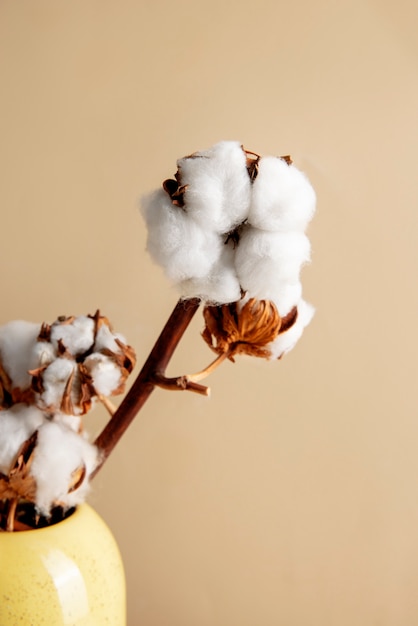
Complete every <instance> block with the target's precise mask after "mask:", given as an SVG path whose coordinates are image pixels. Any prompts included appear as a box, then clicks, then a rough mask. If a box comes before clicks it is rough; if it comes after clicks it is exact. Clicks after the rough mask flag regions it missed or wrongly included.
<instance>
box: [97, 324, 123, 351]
mask: <svg viewBox="0 0 418 626" xmlns="http://www.w3.org/2000/svg"><path fill="white" fill-rule="evenodd" d="M116 339H118V340H119V341H121V342H122V343H124V344H126V340H125V338H124V337H123V335H120V334H119V333H113V332H112V331H111V330H110V328H109V326H107V324H102V326H100V328H99V329H98V331H97V334H96V339H95V342H94V352H100V350H111V351H112V352H120V348H119V346H118V344H117V343H116Z"/></svg>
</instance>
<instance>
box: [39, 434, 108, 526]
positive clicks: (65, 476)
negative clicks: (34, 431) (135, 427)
mask: <svg viewBox="0 0 418 626" xmlns="http://www.w3.org/2000/svg"><path fill="white" fill-rule="evenodd" d="M97 459H98V452H97V448H96V447H95V446H93V445H92V444H90V443H89V442H88V441H87V440H86V439H85V438H84V437H82V436H80V435H78V434H76V433H75V432H74V431H73V430H72V429H70V428H67V427H66V426H64V425H62V424H57V423H55V422H46V423H45V424H44V425H43V426H41V427H40V428H39V430H38V440H37V445H36V449H35V452H34V457H33V461H32V465H31V467H30V473H31V475H32V476H33V477H34V478H35V481H36V487H37V490H36V506H37V508H38V510H39V511H40V513H42V514H44V515H48V514H49V512H50V510H51V507H52V506H53V505H54V504H56V503H60V504H63V505H64V506H73V505H75V504H78V503H79V502H82V501H83V500H84V498H85V496H86V495H87V491H88V476H89V475H90V474H91V472H92V470H93V469H94V467H95V466H96V463H97ZM82 467H85V468H86V478H85V479H84V481H83V482H82V484H81V486H80V487H79V488H78V489H76V490H75V491H74V492H73V493H71V494H69V493H68V490H69V487H70V485H71V482H72V478H73V473H74V472H76V471H77V470H79V469H80V468H82Z"/></svg>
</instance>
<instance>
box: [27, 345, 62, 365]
mask: <svg viewBox="0 0 418 626" xmlns="http://www.w3.org/2000/svg"><path fill="white" fill-rule="evenodd" d="M56 357H57V350H56V347H55V346H54V345H53V344H52V343H50V342H49V341H37V342H36V343H35V345H34V346H33V349H32V357H31V361H32V362H33V363H34V367H31V368H30V369H36V368H37V367H42V366H44V365H47V364H48V363H51V361H53V360H54V359H55V358H56Z"/></svg>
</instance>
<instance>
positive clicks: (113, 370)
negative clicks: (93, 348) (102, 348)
mask: <svg viewBox="0 0 418 626" xmlns="http://www.w3.org/2000/svg"><path fill="white" fill-rule="evenodd" d="M84 367H85V368H86V369H87V371H88V373H89V374H90V376H91V377H92V380H93V385H94V388H95V390H96V391H97V393H98V394H100V395H102V396H111V395H112V394H113V393H114V392H115V391H116V390H117V389H118V387H119V386H120V384H121V371H120V368H119V367H118V366H117V365H116V363H115V362H114V361H113V359H111V358H109V357H108V356H105V355H104V354H99V353H97V352H95V353H93V354H91V355H89V356H88V357H87V358H86V360H85V361H84Z"/></svg>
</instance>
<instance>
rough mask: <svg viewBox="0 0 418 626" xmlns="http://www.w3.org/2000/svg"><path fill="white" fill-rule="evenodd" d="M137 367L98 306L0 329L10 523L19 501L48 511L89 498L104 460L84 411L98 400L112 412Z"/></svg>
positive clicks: (4, 489)
mask: <svg viewBox="0 0 418 626" xmlns="http://www.w3.org/2000/svg"><path fill="white" fill-rule="evenodd" d="M134 365H135V354H134V351H133V349H132V348H131V347H130V346H129V345H128V344H127V343H126V341H125V339H124V338H123V337H122V335H120V334H118V333H114V332H113V331H112V329H111V326H110V323H109V321H108V320H107V318H105V317H103V316H102V315H100V313H99V312H96V314H95V315H93V316H89V315H87V316H79V317H74V316H71V317H59V318H58V319H57V320H56V321H55V322H53V323H52V324H45V323H44V324H36V323H32V322H27V321H20V320H18V321H13V322H9V323H8V324H5V325H4V326H2V327H0V501H2V503H3V507H2V509H3V511H2V512H3V517H4V519H5V520H6V521H5V523H6V527H7V525H9V526H10V525H11V524H14V522H15V519H14V518H15V508H16V506H17V505H18V503H19V502H20V501H26V502H32V503H34V504H35V505H36V510H37V513H38V514H39V516H41V515H42V516H44V517H48V516H49V515H50V513H51V510H52V509H53V508H54V507H57V506H61V507H62V508H64V509H68V508H71V507H74V506H76V505H77V504H79V503H81V502H83V501H84V499H85V497H86V495H87V493H88V490H89V478H90V476H91V474H92V472H93V471H94V469H95V468H96V467H97V465H98V463H99V460H100V451H99V449H98V448H97V446H95V445H94V443H91V442H90V440H89V437H88V434H87V432H86V430H85V428H84V416H85V415H86V414H87V413H88V412H89V411H90V410H91V409H92V408H93V407H94V406H95V404H96V403H97V402H102V403H103V404H104V405H105V406H106V407H107V409H109V410H110V412H113V409H112V406H113V405H112V404H111V401H110V400H109V397H111V396H114V395H117V394H119V393H122V392H123V391H124V388H125V383H126V380H127V377H128V375H129V374H130V373H131V371H132V369H133V367H134ZM5 503H6V504H7V506H5ZM1 517H2V515H1V511H0V520H1Z"/></svg>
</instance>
